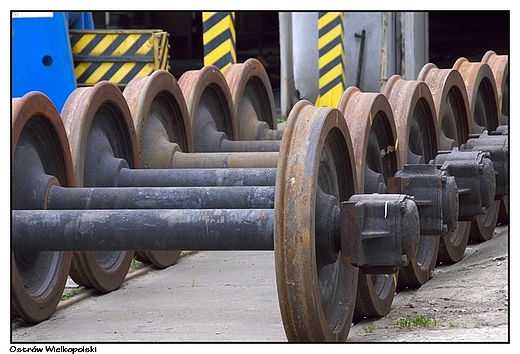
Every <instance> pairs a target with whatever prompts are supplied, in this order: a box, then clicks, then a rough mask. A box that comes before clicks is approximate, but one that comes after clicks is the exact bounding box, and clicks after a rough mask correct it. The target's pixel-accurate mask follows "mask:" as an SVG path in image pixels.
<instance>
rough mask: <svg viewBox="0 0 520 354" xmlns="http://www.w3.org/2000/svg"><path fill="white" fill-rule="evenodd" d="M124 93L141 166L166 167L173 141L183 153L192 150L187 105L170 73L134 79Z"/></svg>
mask: <svg viewBox="0 0 520 354" xmlns="http://www.w3.org/2000/svg"><path fill="white" fill-rule="evenodd" d="M123 96H124V97H125V99H126V101H127V103H128V107H129V109H130V113H131V115H132V120H133V123H134V127H135V131H136V136H137V142H138V148H139V156H140V159H141V166H143V168H169V167H170V164H171V156H170V157H168V153H170V154H171V152H169V150H170V149H169V148H168V146H167V145H168V144H171V143H175V144H177V145H178V146H179V147H180V149H181V150H182V151H184V152H193V151H194V148H193V132H192V127H191V124H190V120H189V114H188V108H187V107H186V102H185V101H184V96H183V94H182V91H181V89H180V87H179V85H178V83H177V80H175V78H174V77H173V75H172V74H170V73H169V72H167V71H163V70H159V71H155V72H154V73H153V74H151V75H150V76H143V77H138V78H135V79H133V80H132V81H130V82H129V83H128V85H127V86H126V87H125V89H124V91H123ZM164 145H166V146H164ZM165 155H166V156H165Z"/></svg>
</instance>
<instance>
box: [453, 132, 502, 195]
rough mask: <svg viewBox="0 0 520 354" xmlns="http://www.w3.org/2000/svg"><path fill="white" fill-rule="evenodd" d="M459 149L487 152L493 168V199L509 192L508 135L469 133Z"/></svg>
mask: <svg viewBox="0 0 520 354" xmlns="http://www.w3.org/2000/svg"><path fill="white" fill-rule="evenodd" d="M461 150H464V151H465V150H471V151H483V152H486V153H489V158H490V160H491V161H492V162H493V169H494V170H495V180H496V186H495V199H496V200H500V199H502V198H503V197H504V196H506V195H508V194H509V136H508V135H503V134H499V133H493V132H492V133H491V134H490V133H488V131H484V132H483V133H482V134H475V135H473V134H472V135H470V138H469V139H468V141H466V143H465V144H463V145H462V146H461Z"/></svg>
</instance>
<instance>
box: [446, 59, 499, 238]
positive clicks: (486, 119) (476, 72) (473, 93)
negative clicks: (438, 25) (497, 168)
mask: <svg viewBox="0 0 520 354" xmlns="http://www.w3.org/2000/svg"><path fill="white" fill-rule="evenodd" d="M453 68H454V69H456V70H458V71H459V72H460V73H461V75H462V77H463V78H464V83H465V84H466V89H467V92H468V97H469V105H470V111H471V112H472V116H473V133H477V134H479V133H482V132H483V131H484V130H488V131H490V132H491V131H494V130H495V129H496V128H497V127H498V117H499V107H498V96H497V86H496V83H495V78H494V76H493V72H492V71H491V68H490V67H489V65H487V64H486V63H481V62H470V61H469V60H468V59H466V58H459V59H458V60H457V61H456V62H455V64H453ZM495 204H497V203H493V206H492V207H490V208H488V209H487V210H486V213H485V214H482V215H477V217H476V218H475V220H474V221H472V222H471V232H470V236H469V238H470V240H471V241H475V242H482V241H486V240H489V239H491V238H492V237H493V231H494V230H495V227H496V222H497V219H498V213H499V211H500V208H499V207H497V206H496V205H495Z"/></svg>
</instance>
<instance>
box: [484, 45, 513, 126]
mask: <svg viewBox="0 0 520 354" xmlns="http://www.w3.org/2000/svg"><path fill="white" fill-rule="evenodd" d="M481 62H482V63H486V64H488V65H489V67H490V68H491V71H492V72H493V77H494V78H495V83H496V87H497V98H498V109H499V111H500V113H501V119H500V124H501V125H506V124H509V55H497V54H496V53H495V52H494V51H492V50H490V51H487V52H486V53H485V54H484V56H483V57H482V60H481Z"/></svg>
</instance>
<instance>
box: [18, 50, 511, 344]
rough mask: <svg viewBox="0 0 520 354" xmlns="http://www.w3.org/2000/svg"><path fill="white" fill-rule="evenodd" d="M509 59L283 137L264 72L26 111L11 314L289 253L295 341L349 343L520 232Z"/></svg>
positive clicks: (287, 290) (27, 105) (372, 101)
mask: <svg viewBox="0 0 520 354" xmlns="http://www.w3.org/2000/svg"><path fill="white" fill-rule="evenodd" d="M508 86H509V78H508V57H507V56H504V55H496V54H495V53H493V52H488V53H486V55H485V56H484V57H483V58H482V61H481V62H469V61H468V60H467V59H465V58H460V59H459V60H458V61H457V62H456V63H455V65H454V67H453V68H450V69H439V68H437V67H436V66H435V65H433V64H427V65H425V66H424V68H423V69H422V70H421V72H420V74H419V76H418V78H417V80H404V79H403V78H401V77H399V76H393V77H391V78H390V79H389V81H388V82H387V84H386V87H385V90H384V92H383V93H363V92H361V91H360V90H359V89H358V88H356V87H350V88H348V89H347V90H345V92H344V94H343V96H342V98H341V101H340V103H339V104H338V107H314V106H313V105H312V104H310V103H309V102H307V101H300V102H298V103H297V104H296V105H295V106H294V107H293V109H292V110H291V112H290V115H289V117H288V120H287V123H286V126H285V128H284V129H283V130H278V129H277V124H276V116H275V108H274V98H273V93H272V89H271V86H270V83H269V80H268V77H267V74H266V72H265V70H264V68H263V67H262V65H261V64H260V63H259V62H258V61H257V60H255V59H249V60H247V61H246V62H245V63H243V64H236V65H234V66H232V67H231V68H230V69H228V70H227V71H226V73H225V75H224V74H222V73H221V72H220V71H219V70H218V69H216V68H215V67H212V66H206V67H204V68H202V69H201V70H197V71H189V72H186V73H185V74H183V75H182V76H181V77H180V78H179V80H178V81H177V80H175V78H174V77H173V76H171V74H169V73H168V72H165V71H157V72H155V73H153V74H152V75H150V76H148V77H140V78H136V79H134V80H133V81H132V82H131V83H129V84H128V85H127V87H126V88H125V89H124V91H123V92H121V91H120V90H119V89H118V88H117V87H116V86H114V85H112V84H110V83H108V82H100V83H98V84H96V85H95V86H93V87H89V88H78V89H76V90H75V91H74V92H73V93H72V94H71V95H70V96H69V98H68V99H67V102H66V103H65V106H64V108H63V110H62V112H61V114H60V113H58V112H57V110H56V108H55V107H54V105H53V104H52V102H50V100H49V99H48V98H47V97H46V96H45V95H43V94H42V93H38V92H32V93H29V94H27V95H25V96H24V97H22V98H18V99H13V102H12V106H13V118H12V137H13V139H12V196H13V197H12V236H11V242H12V251H13V252H12V276H11V294H12V312H13V314H15V315H19V316H21V317H23V318H24V319H25V320H26V321H28V322H32V323H38V322H41V321H43V320H45V319H47V318H48V317H49V316H51V314H52V313H53V312H54V310H55V308H56V306H57V304H58V302H59V301H60V298H61V294H62V292H63V289H64V287H65V283H66V280H67V277H68V276H69V275H70V277H72V279H73V280H74V281H75V282H76V283H78V284H80V285H83V286H86V287H95V288H96V289H98V290H99V291H101V292H110V291H114V290H116V289H117V288H118V287H119V286H120V285H121V283H122V282H123V280H124V278H125V276H126V274H127V272H128V269H129V266H130V263H131V260H132V258H133V257H134V256H135V257H136V258H137V259H138V260H140V261H143V262H146V263H152V264H154V265H155V266H157V267H159V268H165V267H169V266H171V265H173V264H174V263H175V261H176V260H177V259H178V257H179V254H180V252H181V251H180V250H224V249H225V250H258V249H266V250H274V252H275V268H276V281H277V286H278V297H279V303H280V308H281V313H282V319H283V322H284V328H285V331H286V335H287V338H288V340H290V341H344V340H345V339H346V338H347V336H348V333H349V329H350V325H351V323H352V321H358V320H359V319H361V318H364V317H373V316H383V315H385V314H386V313H388V311H389V309H390V306H391V304H392V301H393V298H394V296H395V293H396V291H400V290H401V289H404V288H409V287H419V286H421V285H422V284H424V283H425V282H427V281H428V280H429V279H430V276H431V274H432V273H431V271H432V270H433V269H434V268H435V266H436V264H438V263H439V262H447V263H453V262H457V261H459V260H460V259H461V258H462V256H463V254H464V250H465V248H466V245H467V243H468V241H469V240H470V239H471V240H472V241H477V242H481V241H485V240H487V239H489V238H491V237H492V235H493V230H494V228H495V226H496V224H497V222H501V223H507V221H508V199H507V195H508V135H507V134H508V131H507V123H508V122H507V119H508V109H507V108H508V94H509V93H508Z"/></svg>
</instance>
